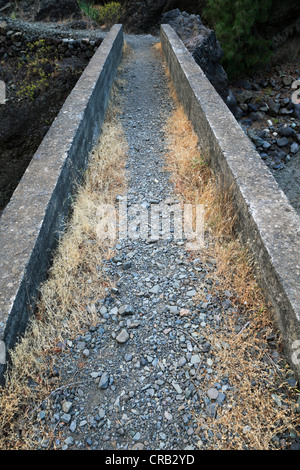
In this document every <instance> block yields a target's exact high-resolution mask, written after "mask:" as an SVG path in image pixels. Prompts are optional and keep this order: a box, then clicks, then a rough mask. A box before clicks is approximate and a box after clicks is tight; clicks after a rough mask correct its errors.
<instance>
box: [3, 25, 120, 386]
mask: <svg viewBox="0 0 300 470" xmlns="http://www.w3.org/2000/svg"><path fill="white" fill-rule="evenodd" d="M122 52H123V27H122V25H115V26H113V27H112V29H111V30H110V32H109V33H108V34H107V36H106V37H105V39H104V40H103V42H102V43H101V46H100V47H99V48H98V49H97V51H96V52H95V54H94V55H93V57H92V59H91V60H90V62H89V64H88V66H87V67H86V69H85V70H84V72H83V74H82V76H81V77H80V79H79V80H78V82H77V84H76V86H75V87H74V89H73V90H72V92H71V93H70V95H69V96H68V98H67V100H66V101H65V103H64V105H63V107H62V108H61V111H60V112H59V114H58V115H57V117H56V119H55V120H54V122H53V124H52V126H51V127H50V129H49V131H48V133H47V134H46V136H45V138H44V139H43V141H42V143H41V144H40V146H39V148H38V150H37V151H36V153H35V155H34V156H33V158H32V161H31V163H30V164H29V166H28V168H27V170H26V172H25V174H24V175H23V178H22V179H21V181H20V183H19V185H18V187H17V188H16V190H15V192H14V194H13V196H12V198H11V200H10V202H9V204H8V205H7V206H6V208H5V210H4V212H3V214H2V217H1V219H0V246H1V259H0V381H1V382H3V380H4V371H5V369H6V362H7V358H8V356H9V354H7V353H9V350H10V349H11V348H13V347H14V346H15V344H16V342H17V341H18V338H19V337H20V335H22V333H23V332H24V331H25V328H26V325H27V322H28V319H29V317H30V314H31V312H32V309H33V306H34V301H35V299H36V296H37V294H38V287H39V285H40V283H41V282H43V280H45V278H46V274H47V271H48V268H49V266H50V263H51V257H52V254H53V251H54V249H55V248H56V246H57V241H58V238H59V234H60V233H61V232H62V231H63V228H64V224H65V221H66V218H67V217H68V213H69V209H70V202H71V195H72V193H73V192H74V188H75V185H76V184H77V183H78V182H80V180H81V177H82V174H83V171H84V169H85V167H86V164H87V162H88V156H89V152H90V151H91V149H92V147H93V146H94V145H95V143H96V141H97V139H98V137H99V135H100V132H101V127H102V124H103V121H104V117H105V112H106V108H107V104H108V98H109V93H110V89H111V86H112V83H113V80H114V77H115V73H116V71H117V68H118V65H119V62H120V60H121V56H122Z"/></svg>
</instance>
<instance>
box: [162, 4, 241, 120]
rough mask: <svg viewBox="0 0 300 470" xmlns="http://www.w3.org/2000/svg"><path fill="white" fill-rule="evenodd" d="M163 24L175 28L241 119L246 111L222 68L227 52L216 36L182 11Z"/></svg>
mask: <svg viewBox="0 0 300 470" xmlns="http://www.w3.org/2000/svg"><path fill="white" fill-rule="evenodd" d="M160 22H161V24H169V25H170V26H172V28H173V29H174V31H175V32H176V33H177V34H178V36H179V37H180V39H181V40H182V42H183V43H184V45H185V47H186V48H187V49H188V51H189V52H190V53H191V54H192V56H193V58H194V60H195V62H196V63H197V64H198V65H199V66H200V67H201V69H202V70H203V72H204V73H205V75H206V77H207V78H208V80H209V81H210V82H211V84H212V85H213V86H214V88H215V89H216V91H217V92H218V93H219V95H220V96H221V98H222V99H223V101H224V102H225V103H226V104H227V106H228V108H229V109H230V110H231V111H232V113H233V114H234V115H235V116H236V117H237V118H239V117H240V116H241V113H242V111H241V109H240V108H239V106H238V104H237V102H236V99H235V97H234V95H233V93H230V92H229V86H228V77H227V74H226V72H225V70H224V68H223V67H222V65H221V64H220V61H221V59H222V57H223V50H222V48H221V46H220V44H219V42H218V40H217V38H216V35H215V32H214V31H213V30H211V29H209V28H207V27H206V26H204V25H203V24H202V21H201V18H200V16H199V15H195V14H189V13H186V12H181V11H180V10H179V9H178V8H176V9H174V10H171V11H169V12H167V13H164V14H163V15H162V17H161V21H160Z"/></svg>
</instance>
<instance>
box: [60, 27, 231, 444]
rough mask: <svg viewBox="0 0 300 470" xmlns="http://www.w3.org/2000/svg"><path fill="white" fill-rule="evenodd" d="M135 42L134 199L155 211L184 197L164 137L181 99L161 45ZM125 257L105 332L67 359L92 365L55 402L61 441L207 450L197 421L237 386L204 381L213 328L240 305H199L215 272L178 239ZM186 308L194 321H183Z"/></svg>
mask: <svg viewBox="0 0 300 470" xmlns="http://www.w3.org/2000/svg"><path fill="white" fill-rule="evenodd" d="M126 40H127V41H128V44H129V46H130V47H131V49H132V52H133V53H132V55H131V57H130V60H129V62H128V64H127V67H126V69H125V72H124V74H125V78H126V82H127V83H126V90H125V91H124V96H125V97H126V101H125V103H124V105H123V113H122V114H121V119H122V125H123V129H124V132H125V137H126V139H127V142H128V147H129V152H128V153H129V155H128V162H127V177H128V193H127V199H128V204H129V205H130V204H133V203H143V204H144V205H145V207H148V206H149V204H153V203H155V202H161V201H165V200H166V199H167V198H168V197H171V198H174V191H173V187H172V184H171V183H170V180H169V175H168V173H167V172H166V171H165V169H164V164H165V162H164V159H163V155H164V153H165V151H166V149H165V144H164V134H163V130H162V129H163V125H164V123H165V120H166V119H167V117H168V116H169V115H170V113H171V111H172V108H173V102H172V101H171V98H169V90H168V86H167V80H166V77H165V75H164V69H163V67H162V63H161V60H160V59H159V57H158V55H157V54H156V53H155V52H154V50H153V47H152V46H153V45H154V43H155V42H156V41H157V40H156V39H155V38H153V37H152V36H143V37H139V40H138V41H136V40H135V38H134V37H130V38H126ZM153 91H154V92H153ZM117 251H118V254H117V256H116V257H115V258H114V259H112V260H109V261H107V262H106V265H105V270H106V273H107V274H108V275H109V276H111V278H112V279H114V280H115V281H116V286H117V288H118V292H117V294H116V295H115V296H114V297H108V298H106V299H105V301H104V302H103V304H102V305H100V313H101V315H102V320H101V323H100V325H99V327H97V328H92V329H91V330H90V331H89V332H88V333H86V335H85V336H83V337H80V338H78V340H77V342H76V344H74V345H73V348H72V351H73V352H72V353H71V354H69V355H66V356H65V357H64V356H62V358H61V361H62V363H61V367H62V368H63V369H64V372H65V374H66V375H68V374H69V376H70V377H72V376H73V374H74V371H75V370H76V365H77V363H78V361H79V360H80V358H81V357H82V354H84V355H85V357H86V366H85V368H84V370H83V371H77V372H76V373H77V375H76V381H77V380H79V381H81V380H82V383H81V385H79V386H78V385H77V386H74V387H69V388H66V389H65V390H64V391H62V392H61V393H58V394H57V395H56V396H54V397H53V400H54V413H53V418H52V421H53V423H54V424H55V423H56V424H57V426H58V428H57V431H59V434H60V437H59V438H57V440H56V442H55V444H56V446H57V447H58V448H62V449H68V448H71V449H85V448H86V447H87V446H88V447H89V448H90V449H99V450H101V449H107V450H109V449H114V450H118V449H119V450H121V449H122V450H126V449H128V450H131V449H148V450H159V449H167V450H172V449H173V450H189V449H201V448H205V446H206V445H207V441H206V440H205V436H204V435H203V433H202V432H201V429H200V430H199V429H197V416H199V414H202V415H206V414H207V415H211V413H214V407H215V406H216V404H218V405H219V406H220V407H221V406H223V404H224V402H225V401H226V392H227V390H228V388H229V384H228V381H227V379H226V377H224V379H223V380H220V381H218V383H216V384H215V387H214V389H213V390H211V391H210V392H209V391H208V390H205V389H203V385H202V383H203V378H204V377H206V376H207V375H208V376H209V375H210V374H213V371H214V360H215V358H214V357H213V356H212V355H211V354H210V345H209V343H208V342H207V338H206V337H205V334H206V327H207V326H208V325H210V326H214V325H215V326H216V327H217V325H218V319H219V314H220V312H221V309H224V308H230V300H229V299H227V300H226V302H227V304H226V305H225V307H224V298H225V299H226V295H225V294H226V293H224V297H223V298H222V299H221V298H220V299H212V298H211V296H210V295H208V297H207V299H206V300H207V304H206V306H205V308H203V306H201V305H200V304H195V301H194V299H193V296H194V294H195V290H194V289H195V288H196V285H197V286H199V281H200V282H202V283H203V285H204V292H205V285H206V286H207V288H208V290H209V280H208V279H207V273H208V272H207V271H208V270H209V269H210V268H209V267H208V266H204V265H202V264H201V262H200V261H196V262H191V261H190V260H189V253H187V252H186V251H185V248H184V245H182V244H181V243H178V242H177V241H172V240H159V241H158V242H157V243H148V242H147V241H144V240H137V241H134V240H133V241H132V240H126V241H125V242H122V243H119V244H118V245H117ZM211 269H213V266H211ZM227 295H228V293H227ZM95 300H96V299H95ZM181 309H189V310H190V314H189V315H187V316H184V315H182V313H184V310H181ZM120 333H121V338H120V336H119V334H120ZM120 340H122V341H124V342H123V343H122V344H120V343H119V342H118V341H120ZM207 392H208V393H207ZM59 423H60V424H59ZM61 423H64V425H63V427H61Z"/></svg>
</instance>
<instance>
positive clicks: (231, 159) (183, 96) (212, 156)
mask: <svg viewBox="0 0 300 470" xmlns="http://www.w3.org/2000/svg"><path fill="white" fill-rule="evenodd" d="M161 42H162V49H163V52H164V56H165V59H166V62H167V66H168V68H169V71H170V74H171V79H172V82H173V84H174V86H175V89H176V91H177V94H178V97H179V100H180V101H181V103H182V104H183V106H184V108H185V111H186V113H187V115H188V118H189V119H190V120H191V122H192V123H193V125H194V128H195V131H196V132H197V134H198V137H199V140H200V144H201V146H202V148H203V150H204V153H205V155H206V156H207V159H208V161H209V164H210V165H211V167H212V168H213V170H214V172H215V173H216V174H217V175H218V177H219V179H220V184H222V185H224V187H226V188H227V190H229V189H230V191H231V192H232V196H233V201H234V204H235V209H236V213H237V229H238V232H239V234H240V237H241V240H242V241H243V243H244V244H245V245H247V247H248V249H249V250H250V252H252V254H253V255H254V258H255V261H256V270H257V278H258V281H259V282H260V285H261V286H262V288H263V290H264V292H265V295H266V299H267V300H268V301H269V302H270V304H271V305H272V306H273V309H274V312H275V317H276V320H277V324H278V326H279V329H280V331H281V334H282V338H283V342H284V344H285V347H286V356H287V359H288V360H289V362H290V364H291V366H292V367H293V369H294V371H295V373H296V375H297V377H298V379H300V347H299V345H300V283H299V280H300V217H299V216H298V215H297V213H296V212H295V210H294V209H293V208H292V207H291V205H290V203H289V201H288V199H287V197H286V196H285V194H284V193H283V192H282V190H281V189H280V188H279V186H278V184H277V183H276V181H275V179H274V177H273V175H272V174H271V173H270V171H269V170H268V169H267V167H266V166H265V165H264V163H263V162H262V160H261V158H260V156H259V154H258V153H257V152H256V150H255V149H254V148H253V146H252V144H251V142H250V140H249V139H248V137H247V136H246V135H245V134H244V132H243V130H242V128H241V127H240V125H239V124H238V123H237V121H236V120H235V118H234V116H233V115H232V113H231V112H230V111H229V109H228V108H227V106H226V105H225V104H224V102H223V101H222V100H221V98H220V97H219V96H218V94H217V92H216V91H215V89H214V88H213V86H212V85H211V84H210V82H209V81H208V80H207V78H206V76H205V75H204V73H203V71H202V70H201V68H200V67H199V66H198V65H197V64H196V63H195V61H194V59H193V58H192V56H191V54H190V53H189V52H188V51H187V49H186V48H185V46H184V44H183V43H182V41H181V40H180V39H179V37H178V36H177V34H176V33H175V32H174V30H173V29H172V28H171V26H169V25H162V27H161Z"/></svg>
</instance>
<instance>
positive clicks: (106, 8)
mask: <svg viewBox="0 0 300 470" xmlns="http://www.w3.org/2000/svg"><path fill="white" fill-rule="evenodd" d="M78 5H79V7H80V8H81V10H82V11H83V13H84V14H85V15H86V16H88V17H89V18H91V19H92V20H94V21H96V22H97V23H99V24H101V25H106V26H112V25H113V24H115V23H118V21H119V20H120V18H121V14H122V7H121V4H120V3H118V2H108V3H105V4H104V5H94V3H88V2H87V1H85V0H78Z"/></svg>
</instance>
